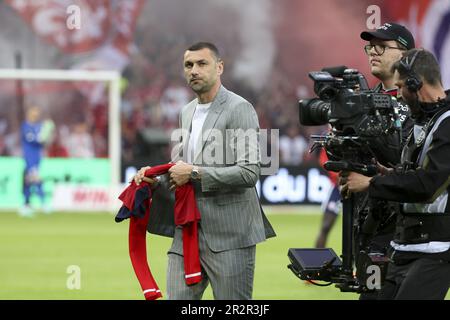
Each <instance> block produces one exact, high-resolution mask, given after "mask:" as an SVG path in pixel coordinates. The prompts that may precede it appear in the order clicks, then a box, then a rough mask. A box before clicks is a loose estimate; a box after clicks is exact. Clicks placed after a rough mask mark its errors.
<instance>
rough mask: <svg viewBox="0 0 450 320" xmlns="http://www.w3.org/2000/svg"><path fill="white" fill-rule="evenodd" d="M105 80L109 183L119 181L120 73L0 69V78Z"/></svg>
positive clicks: (117, 182)
mask: <svg viewBox="0 0 450 320" xmlns="http://www.w3.org/2000/svg"><path fill="white" fill-rule="evenodd" d="M2 79H5V80H44V81H45V80H47V81H94V82H106V83H108V84H109V85H108V86H107V87H108V88H109V92H108V104H109V106H108V122H109V123H108V130H109V132H108V136H109V138H108V150H109V159H110V163H111V185H112V186H117V185H119V183H120V143H121V137H120V136H121V134H120V73H119V72H117V71H100V70H55V69H0V80H2Z"/></svg>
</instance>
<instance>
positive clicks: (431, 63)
mask: <svg viewBox="0 0 450 320" xmlns="http://www.w3.org/2000/svg"><path fill="white" fill-rule="evenodd" d="M416 54H417V56H416V58H415V59H414V62H413V63H412V64H411V61H412V59H413V58H414V56H415V55H416ZM406 66H408V67H409V70H408V67H406ZM392 71H393V72H395V71H398V73H399V75H400V79H405V78H407V77H408V75H411V74H414V75H416V76H417V77H419V78H420V79H422V81H424V82H426V83H427V84H429V85H431V86H437V85H439V84H440V85H442V78H441V70H440V67H439V63H438V62H437V60H436V58H435V56H434V55H433V54H432V53H431V52H430V51H427V50H425V49H412V50H409V51H406V52H405V53H403V57H402V58H401V59H400V60H399V61H397V62H396V63H394V65H393V66H392Z"/></svg>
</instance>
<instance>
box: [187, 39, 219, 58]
mask: <svg viewBox="0 0 450 320" xmlns="http://www.w3.org/2000/svg"><path fill="white" fill-rule="evenodd" d="M202 49H209V50H210V51H211V52H212V53H213V55H214V56H215V57H216V59H217V60H220V54H219V49H217V47H216V46H215V45H214V44H213V43H211V42H197V43H195V44H193V45H192V46H190V47H189V48H187V50H188V51H198V50H202Z"/></svg>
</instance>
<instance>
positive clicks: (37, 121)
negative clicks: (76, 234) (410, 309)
mask: <svg viewBox="0 0 450 320" xmlns="http://www.w3.org/2000/svg"><path fill="white" fill-rule="evenodd" d="M53 131H54V123H53V121H51V120H45V121H43V120H42V119H41V109H40V107H38V106H36V105H32V106H30V107H29V108H28V110H27V111H26V119H25V121H24V122H23V123H22V126H21V141H22V154H23V159H24V162H25V171H24V176H23V195H24V199H25V202H24V206H23V207H22V208H21V209H20V210H19V215H20V216H23V217H32V216H33V215H34V210H33V208H32V207H31V205H30V199H31V196H32V194H36V195H37V196H38V197H39V198H40V201H41V204H42V207H43V209H44V212H46V213H49V212H50V210H49V208H48V206H46V205H45V196H44V191H43V189H42V179H41V177H40V174H39V165H40V163H41V159H42V156H43V151H44V148H45V146H46V145H47V144H48V143H49V142H50V141H51V137H52V134H53Z"/></svg>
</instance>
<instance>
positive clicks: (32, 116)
mask: <svg viewBox="0 0 450 320" xmlns="http://www.w3.org/2000/svg"><path fill="white" fill-rule="evenodd" d="M40 117H41V111H40V110H39V108H38V107H35V106H32V107H30V109H28V111H27V121H28V122H30V123H35V122H38V121H39V120H40Z"/></svg>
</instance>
